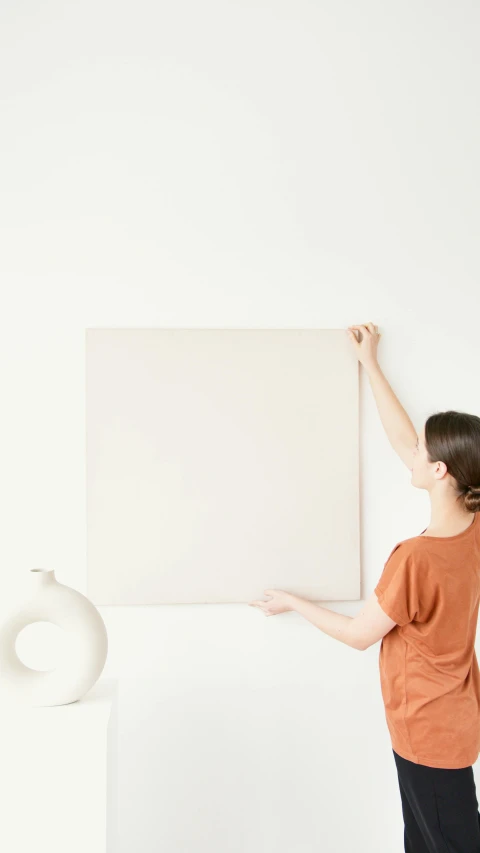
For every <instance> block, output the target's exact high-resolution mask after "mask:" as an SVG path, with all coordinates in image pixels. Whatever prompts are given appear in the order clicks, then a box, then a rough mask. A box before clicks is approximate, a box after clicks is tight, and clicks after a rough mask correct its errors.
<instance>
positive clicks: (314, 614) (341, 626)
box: [288, 593, 358, 649]
mask: <svg viewBox="0 0 480 853" xmlns="http://www.w3.org/2000/svg"><path fill="white" fill-rule="evenodd" d="M288 601H289V604H290V607H291V608H292V610H294V611H295V612H296V613H299V614H300V616H304V617H305V619H308V621H309V622H311V623H312V625H315V627H316V628H320V630H321V631H323V632H324V634H328V635H329V637H333V638H334V639H335V640H340V642H341V643H345V645H347V646H350V647H351V648H353V649H356V648H358V645H357V642H356V640H355V638H354V636H353V632H352V625H353V616H344V615H343V613H335V612H334V611H333V610H328V608H327V607H321V606H320V605H319V604H315V602H313V601H309V600H308V598H301V596H299V595H293V594H292V593H289V596H288Z"/></svg>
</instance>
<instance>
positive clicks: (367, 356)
mask: <svg viewBox="0 0 480 853" xmlns="http://www.w3.org/2000/svg"><path fill="white" fill-rule="evenodd" d="M355 329H358V332H359V339H357V336H356V334H355V331H354V330H355ZM347 334H348V337H349V339H350V341H351V343H352V346H353V349H354V351H355V355H356V356H357V358H358V360H359V362H360V363H361V364H363V366H364V368H365V369H366V370H368V369H369V368H371V367H373V366H374V365H376V364H378V360H377V347H378V342H379V340H380V338H381V337H382V335H381V334H379V333H378V326H374V324H373V323H365V324H363V325H362V324H359V325H357V326H349V327H348V329H347Z"/></svg>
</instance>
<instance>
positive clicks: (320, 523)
mask: <svg viewBox="0 0 480 853" xmlns="http://www.w3.org/2000/svg"><path fill="white" fill-rule="evenodd" d="M86 462H87V472H86V473H87V580H88V584H87V585H88V588H87V595H88V597H89V598H90V599H91V601H92V602H93V603H95V604H118V605H125V604H132V605H136V604H174V603H209V602H216V603H225V602H243V603H245V602H249V601H252V600H254V599H258V598H264V595H263V590H264V589H265V588H277V589H286V590H289V591H291V592H294V593H296V594H297V595H301V596H304V597H306V598H310V599H312V600H315V601H328V600H331V601H332V600H337V601H338V600H347V599H358V598H359V596H360V553H359V552H360V549H359V434H358V361H357V359H356V357H355V355H354V353H352V351H351V344H350V342H349V340H348V338H347V336H346V334H345V332H344V330H343V329H333V330H332V329H329V330H327V329H163V328H162V329H96V328H89V329H87V330H86Z"/></svg>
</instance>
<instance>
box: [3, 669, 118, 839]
mask: <svg viewBox="0 0 480 853" xmlns="http://www.w3.org/2000/svg"><path fill="white" fill-rule="evenodd" d="M117 698H118V697H117V682H116V681H114V680H108V679H100V680H99V681H98V682H97V683H96V684H95V685H94V686H93V687H92V689H91V690H89V691H88V693H87V694H86V695H85V696H84V697H82V699H80V700H79V701H78V702H72V703H71V704H70V705H58V706H55V707H52V708H21V709H18V708H11V707H6V706H5V705H4V706H2V707H1V709H0V850H2V851H5V853H7V851H8V853H29V851H35V853H115V850H116V823H117V814H116V812H117V796H116V792H117V712H118V701H117Z"/></svg>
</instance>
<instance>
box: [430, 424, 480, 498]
mask: <svg viewBox="0 0 480 853" xmlns="http://www.w3.org/2000/svg"><path fill="white" fill-rule="evenodd" d="M425 447H426V449H427V457H428V461H429V462H444V463H445V465H446V466H447V471H448V473H449V474H450V476H451V477H453V479H454V480H455V490H456V491H457V492H458V496H457V500H460V499H463V502H464V506H465V509H466V510H467V511H468V512H478V511H479V510H480V418H479V417H477V415H468V414H467V413H466V412H454V411H448V412H435V414H433V415H430V417H429V418H428V419H427V420H426V422H425Z"/></svg>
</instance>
